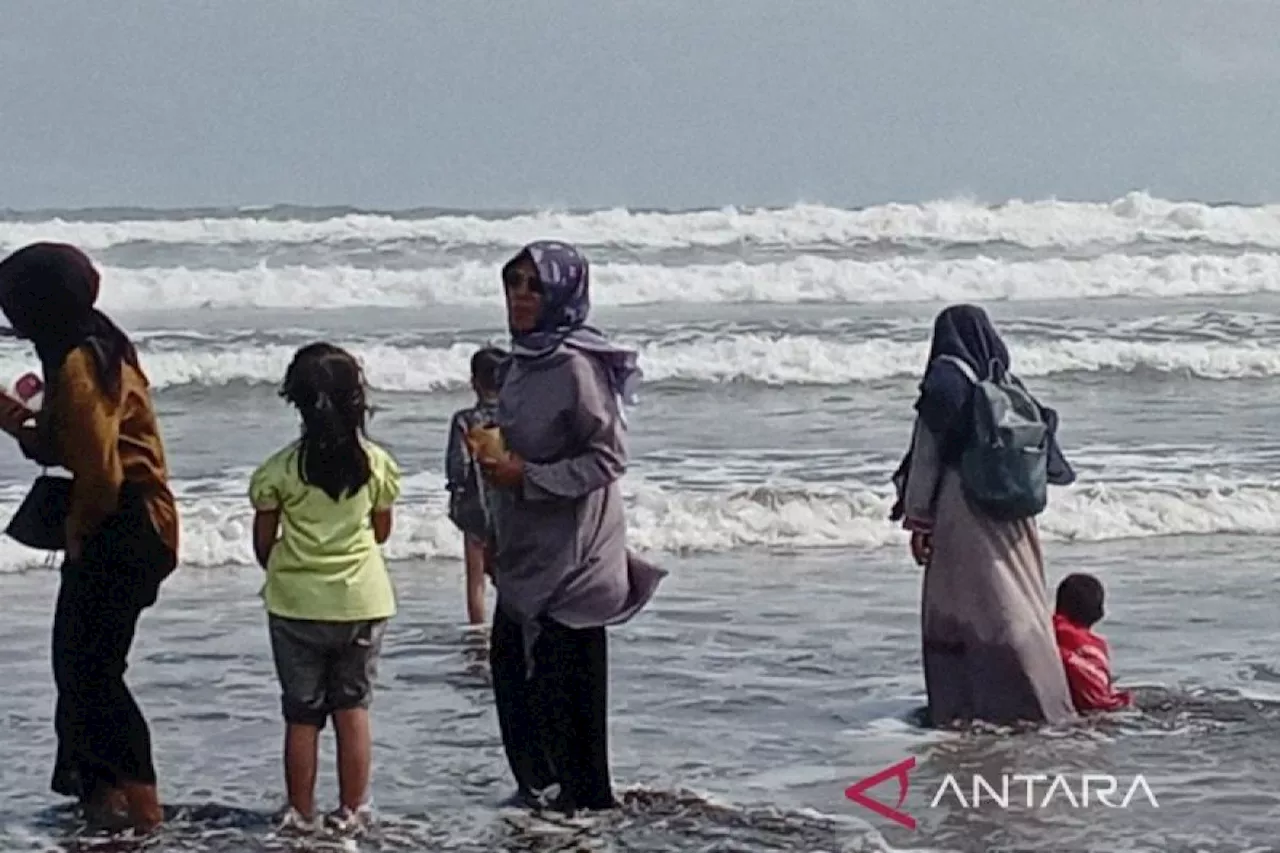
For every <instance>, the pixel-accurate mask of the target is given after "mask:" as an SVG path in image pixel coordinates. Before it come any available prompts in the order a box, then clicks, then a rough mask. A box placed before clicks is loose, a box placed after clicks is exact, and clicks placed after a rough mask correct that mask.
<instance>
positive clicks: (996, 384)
mask: <svg viewBox="0 0 1280 853" xmlns="http://www.w3.org/2000/svg"><path fill="white" fill-rule="evenodd" d="M940 358H941V359H945V360H946V361H948V362H950V363H951V364H953V365H955V366H956V368H958V369H959V370H960V371H961V372H962V373H963V374H964V375H965V377H967V378H968V380H969V381H970V382H971V383H973V396H972V398H971V400H972V405H971V406H970V407H969V411H970V419H971V420H970V423H969V430H968V436H969V438H968V441H967V442H966V443H965V446H964V449H963V451H962V453H961V456H960V481H961V484H962V487H963V489H964V492H965V495H966V496H967V497H968V498H969V500H970V502H971V503H972V504H973V505H974V507H975V508H977V509H980V510H981V511H982V512H983V513H984V514H985V515H988V516H990V517H992V518H995V519H998V520H1001V521H1016V520H1018V519H1022V518H1031V517H1033V516H1036V515H1039V514H1040V513H1041V512H1043V511H1044V508H1045V506H1046V505H1047V503H1048V486H1049V473H1048V463H1049V440H1050V438H1051V435H1052V434H1051V429H1050V425H1049V421H1048V419H1047V418H1046V417H1045V414H1044V411H1043V410H1042V409H1041V407H1040V404H1039V403H1037V402H1036V400H1035V398H1034V397H1032V396H1031V394H1030V392H1028V391H1027V389H1026V388H1025V387H1023V385H1022V383H1021V382H1020V381H1019V380H1018V378H1017V377H1016V376H1014V375H1013V374H1012V373H1009V372H1007V371H1006V370H1004V368H1003V366H1001V365H1000V364H999V363H998V362H993V363H992V369H991V378H990V379H979V378H978V377H977V375H976V374H975V373H974V371H973V368H972V367H970V366H969V365H968V363H966V362H965V361H964V360H963V359H959V358H955V357H954V356H948V355H944V356H940Z"/></svg>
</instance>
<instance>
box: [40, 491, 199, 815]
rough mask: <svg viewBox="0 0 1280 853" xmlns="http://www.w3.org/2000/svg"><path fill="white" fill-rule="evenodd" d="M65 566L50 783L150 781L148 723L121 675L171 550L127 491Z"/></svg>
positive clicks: (56, 638)
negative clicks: (119, 506)
mask: <svg viewBox="0 0 1280 853" xmlns="http://www.w3.org/2000/svg"><path fill="white" fill-rule="evenodd" d="M124 502H125V506H124V508H123V509H122V510H121V511H120V512H119V513H117V514H115V515H113V516H111V517H110V518H108V519H107V521H106V522H105V523H104V524H103V526H102V528H101V529H100V530H99V532H98V533H97V534H95V535H94V536H93V537H92V538H91V539H90V540H89V541H87V542H86V543H85V546H84V553H83V555H82V557H81V559H80V560H78V561H76V562H71V561H68V562H66V563H64V564H63V566H62V582H61V585H60V587H59V589H58V602H57V610H56V611H55V613H54V617H53V679H54V683H55V684H56V686H57V691H58V699H57V708H56V710H55V712H54V727H55V729H56V731H57V734H58V757H57V762H56V764H55V767H54V772H53V782H52V787H53V790H54V791H55V792H56V793H59V794H63V795H66V796H73V797H80V798H81V799H88V798H90V797H93V796H94V795H95V793H97V792H100V791H101V790H102V789H103V788H104V787H117V786H119V785H121V784H123V783H127V782H134V783H143V784H155V781H156V771H155V766H154V765H153V764H152V760H151V732H150V730H149V729H148V727H147V721H146V719H145V718H144V717H143V716H142V711H141V710H140V709H139V708H138V703H137V702H135V701H134V699H133V694H132V693H130V692H129V688H128V686H127V685H126V684H125V682H124V673H125V669H126V668H127V667H128V657H129V649H130V647H131V646H132V645H133V637H134V633H135V631H136V629H137V625H138V617H139V616H141V615H142V611H143V610H145V609H146V608H147V607H149V606H151V605H152V604H154V603H155V601H156V596H157V594H158V592H159V588H160V583H161V581H162V580H163V579H164V577H165V576H167V575H168V573H169V572H170V571H171V570H172V568H173V564H174V558H173V554H172V552H170V551H169V549H168V548H167V547H166V546H165V545H164V543H163V542H162V541H161V540H160V538H159V536H158V535H157V534H156V532H155V528H154V526H153V525H152V523H151V519H150V517H149V516H148V515H147V514H146V511H145V509H143V508H141V504H140V501H137V500H133V499H125V501H124Z"/></svg>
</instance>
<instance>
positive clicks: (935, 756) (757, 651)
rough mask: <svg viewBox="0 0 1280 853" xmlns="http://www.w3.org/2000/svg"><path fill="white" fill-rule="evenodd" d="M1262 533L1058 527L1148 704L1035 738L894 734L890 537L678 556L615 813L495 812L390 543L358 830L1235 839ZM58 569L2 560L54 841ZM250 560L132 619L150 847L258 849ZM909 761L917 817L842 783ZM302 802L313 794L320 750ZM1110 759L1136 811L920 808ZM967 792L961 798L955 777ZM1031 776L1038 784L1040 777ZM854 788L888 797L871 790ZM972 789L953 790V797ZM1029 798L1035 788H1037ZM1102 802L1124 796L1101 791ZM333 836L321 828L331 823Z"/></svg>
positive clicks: (12, 777)
mask: <svg viewBox="0 0 1280 853" xmlns="http://www.w3.org/2000/svg"><path fill="white" fill-rule="evenodd" d="M1271 551H1272V545H1271V543H1270V542H1268V541H1267V540H1265V539H1247V538H1236V539H1231V540H1225V539H1221V538H1218V539H1204V540H1185V541H1183V542H1181V543H1177V545H1176V547H1174V546H1163V547H1162V546H1160V545H1159V544H1153V543H1136V544H1134V545H1132V546H1130V547H1125V548H1117V547H1115V546H1114V545H1111V546H1108V547H1106V548H1104V547H1101V546H1097V545H1059V546H1056V547H1053V548H1051V550H1050V556H1051V559H1052V561H1053V562H1052V565H1053V566H1054V576H1053V577H1052V578H1051V582H1052V581H1054V580H1056V578H1057V577H1059V576H1061V574H1063V573H1065V572H1066V571H1067V570H1078V569H1088V570H1092V571H1095V572H1097V573H1098V574H1100V575H1101V576H1102V577H1103V578H1104V579H1105V580H1106V581H1107V583H1108V585H1109V588H1110V589H1111V596H1112V600H1111V609H1112V612H1113V614H1114V615H1113V616H1112V617H1111V618H1110V619H1109V620H1108V622H1107V623H1106V629H1107V634H1108V636H1109V637H1110V639H1111V640H1112V644H1113V646H1114V649H1115V665H1116V669H1117V671H1118V673H1119V674H1120V676H1121V677H1122V680H1123V681H1125V682H1126V683H1129V684H1136V685H1139V686H1140V694H1141V696H1142V701H1143V703H1144V705H1145V706H1146V707H1147V709H1148V710H1146V711H1144V712H1143V713H1139V714H1126V715H1120V716H1118V717H1116V718H1113V719H1111V720H1108V721H1106V722H1104V723H1095V724H1093V725H1088V726H1082V727H1078V728H1072V729H1069V730H1063V731H1056V732H1031V733H1022V734H1009V733H999V732H989V733H967V734H954V733H940V732H928V731H924V730H922V729H919V728H916V727H915V726H914V725H913V724H912V722H911V720H912V715H913V712H915V711H916V710H917V709H918V708H919V706H921V705H922V703H923V699H924V697H923V692H922V682H921V677H920V674H919V671H918V667H919V658H918V653H917V644H918V631H917V624H916V620H917V612H916V596H917V594H918V589H917V583H918V577H917V574H916V572H915V571H914V570H913V569H912V568H910V567H909V564H908V562H907V561H906V559H905V556H904V555H900V554H897V553H891V552H885V551H874V552H855V551H830V552H822V553H816V554H815V553H809V554H805V555H794V554H792V555H783V554H778V555H754V556H748V555H742V556H732V557H718V558H696V559H692V558H687V559H673V560H671V561H670V562H669V565H670V566H671V568H672V569H673V574H672V576H671V578H670V579H669V580H668V582H667V584H666V586H665V587H664V589H663V593H662V595H661V596H660V597H659V599H657V600H656V601H655V603H654V604H653V606H652V608H651V609H650V610H649V611H647V612H646V613H645V614H644V615H643V616H642V617H640V618H639V619H638V620H637V621H636V622H634V623H633V624H631V625H629V626H625V627H623V628H621V629H617V630H615V631H614V632H613V634H612V635H611V636H612V640H611V642H612V654H613V657H612V662H613V671H612V684H613V700H612V701H613V716H612V738H613V744H612V748H613V755H614V766H615V774H616V778H617V782H618V784H619V786H620V788H621V789H622V790H624V791H626V792H627V796H626V804H627V805H626V808H624V809H623V810H622V811H621V812H619V813H617V814H612V815H607V816H603V817H597V818H594V819H592V820H591V821H587V822H585V824H583V825H563V822H561V823H556V822H554V821H543V820H538V819H535V818H532V817H529V816H525V815H523V814H522V813H516V812H500V811H498V810H497V809H496V808H495V803H496V802H497V801H498V800H499V799H500V798H501V797H502V796H504V795H505V794H506V793H508V792H509V785H510V783H509V780H508V778H507V774H506V768H505V764H504V761H503V758H502V754H501V745H500V742H499V740H498V738H497V725H496V720H495V717H494V714H493V711H492V707H491V698H490V691H489V687H488V682H487V679H486V672H485V667H484V665H483V662H482V661H483V651H482V649H481V648H480V646H479V645H477V639H476V637H475V636H474V635H473V634H471V633H470V632H468V631H466V630H465V629H463V628H462V627H461V626H460V625H459V624H458V622H459V620H458V614H459V613H460V611H461V600H460V599H461V595H460V578H459V577H458V576H457V575H458V572H457V568H456V565H455V564H450V563H444V562H429V563H421V562H418V563H400V564H397V565H396V566H395V575H396V579H397V584H398V587H399V590H400V595H401V600H402V610H401V614H400V616H399V617H398V618H397V619H396V620H395V622H394V624H393V627H392V629H391V631H390V632H389V633H388V636H387V641H386V649H385V657H384V662H383V668H382V673H381V677H380V692H379V693H378V696H377V699H376V702H375V706H374V707H375V726H376V733H375V737H376V750H377V752H376V762H377V763H376V769H375V783H374V789H375V794H374V796H375V803H376V806H377V808H378V810H379V813H380V815H381V822H380V825H379V829H378V831H377V833H376V835H375V836H374V837H371V838H368V839H364V840H362V841H360V842H359V844H358V846H359V848H360V849H368V850H420V849H428V850H459V851H470V850H477V851H478V850H493V849H517V850H524V849H528V850H589V849H590V850H596V849H598V850H619V851H622V850H626V851H666V850H708V851H710V850H717V851H718V850H725V851H728V850H740V851H772V850H779V851H782V850H786V851H797V853H798V851H819V850H825V851H837V850H862V849H873V850H885V849H891V848H892V849H916V848H920V849H923V848H932V849H942V850H955V851H970V850H975V851H976V850H996V849H1001V850H1004V849H1010V850H1012V849H1019V850H1022V849H1025V850H1030V849H1045V850H1062V851H1086V850H1168V851H1174V850H1177V851H1182V850H1186V851H1191V850H1205V851H1219V850H1221V851H1238V850H1247V849H1268V847H1269V845H1272V844H1273V843H1274V839H1275V837H1276V836H1275V829H1274V827H1275V826H1277V825H1280V799H1278V798H1277V796H1276V794H1275V791H1276V789H1277V783H1278V782H1280V772H1278V771H1277V770H1276V769H1275V768H1276V767H1280V743H1278V742H1277V738H1276V737H1275V734H1276V732H1277V731H1278V730H1280V683H1278V682H1280V673H1277V671H1276V669H1275V663H1274V655H1273V650H1272V647H1271V643H1270V638H1271V637H1272V636H1274V627H1275V621H1274V609H1273V607H1272V606H1271V605H1270V603H1269V599H1270V598H1271V596H1272V594H1273V593H1274V584H1275V581H1274V579H1273V577H1272V572H1271V570H1270V569H1271V560H1270V557H1271ZM54 581H55V577H54V575H52V574H51V573H49V572H46V571H42V570H32V571H29V572H26V573H23V574H20V575H11V576H9V577H7V578H6V579H5V587H6V589H5V592H6V610H7V616H8V618H7V619H6V620H5V623H4V625H3V627H0V649H2V652H0V662H2V666H3V671H4V672H5V673H6V676H7V679H6V681H7V685H8V689H9V693H10V697H11V698H10V699H9V700H7V701H6V703H5V708H4V713H5V730H4V744H5V749H4V751H5V756H6V760H5V761H4V762H0V797H2V798H3V799H2V802H3V805H0V827H2V829H0V846H2V847H3V848H4V849H14V850H18V849H23V850H26V849H32V850H34V849H51V848H52V847H55V846H58V847H65V846H66V845H67V844H69V843H70V841H69V839H70V838H71V837H72V836H74V835H75V832H76V823H75V821H74V819H73V818H72V817H71V816H70V815H69V814H68V813H66V812H65V810H63V809H61V808H60V806H59V803H60V801H59V800H58V799H57V798H55V797H53V796H52V795H50V794H47V793H46V785H47V775H48V771H49V769H50V762H51V755H52V750H53V739H52V726H51V722H50V711H51V707H52V693H51V684H50V677H49V675H48V660H47V658H48V652H47V636H46V634H47V626H48V622H49V610H50V608H51V605H52V598H53V593H54V587H55V584H54ZM258 581H259V578H258V577H257V575H256V574H255V573H254V572H252V571H248V570H240V571H230V572H229V571H201V570H184V571H182V572H180V573H179V574H178V575H177V576H175V578H174V579H173V580H172V581H171V582H170V583H169V584H168V586H167V587H166V589H165V591H164V594H163V597H162V599H161V601H160V603H159V604H158V605H157V606H156V607H155V608H154V609H153V610H152V611H151V612H149V613H147V614H146V616H145V617H144V620H143V623H142V627H141V629H140V638H139V641H138V644H137V646H136V647H135V652H134V656H133V667H132V670H131V672H130V676H129V677H130V680H131V683H132V684H133V685H134V687H135V689H136V691H137V693H138V695H139V697H140V699H141V701H142V704H143V706H144V709H145V711H146V713H147V714H148V715H149V718H150V719H151V721H152V725H153V731H154V735H155V739H156V752H157V764H158V767H159V768H160V770H161V774H162V785H163V791H164V794H165V796H166V798H167V800H168V801H169V802H170V803H171V804H177V805H178V806H179V808H178V809H177V814H176V815H175V819H174V820H173V822H172V823H171V825H170V826H169V827H167V828H166V829H165V830H164V832H163V833H162V834H161V836H160V837H159V838H157V839H154V840H153V841H151V842H149V843H148V845H147V846H148V849H155V850H184V851H203V850H209V851H215V850H216V851H223V850H227V851H229V850H258V849H275V848H278V847H280V846H281V845H285V844H286V842H285V841H284V840H282V839H279V838H275V837H274V834H273V826H274V823H273V818H272V813H273V812H274V811H275V810H276V809H278V808H279V807H280V806H281V804H282V799H281V796H282V780H281V769H280V766H279V742H280V736H281V723H280V720H279V719H278V711H277V701H278V700H277V696H276V686H275V681H274V676H273V672H272V669H271V661H270V656H269V650H268V646H267V638H266V630H265V620H264V617H263V614H262V612H261V606H260V603H259V601H258V600H257V599H256V596H255V592H256V588H257V583H258ZM910 755H914V756H915V757H916V759H917V761H918V765H917V767H916V769H915V771H913V773H912V775H911V788H910V793H909V795H908V797H907V800H906V803H905V805H904V808H905V809H906V810H907V811H908V812H910V813H911V814H912V815H913V816H914V817H915V818H916V819H917V820H918V822H919V823H918V826H917V829H916V830H915V831H910V830H907V829H905V828H902V827H899V826H897V825H896V824H894V823H892V822H890V821H887V820H885V819H883V818H881V817H879V816H877V815H873V814H871V813H870V812H867V811H866V810H864V809H863V808H862V807H860V806H858V805H856V804H854V803H852V802H850V801H849V800H847V799H846V798H845V797H844V795H843V791H844V789H845V788H846V787H847V786H848V785H850V784H852V783H853V782H854V781H856V780H858V779H860V778H862V777H864V776H867V775H870V774H871V773H873V772H875V771H878V770H880V769H881V768H883V767H886V766H888V765H891V764H893V763H896V762H898V761H900V760H902V759H903V758H906V757H908V756H910ZM325 756H326V758H325V761H326V770H325V772H324V774H323V775H322V779H321V786H322V792H323V794H322V799H321V801H322V802H331V801H332V800H333V798H334V796H335V793H334V791H335V788H334V780H333V778H332V772H331V770H330V769H329V765H330V764H331V757H332V749H331V747H330V745H329V744H326V747H325ZM975 772H977V773H981V774H983V775H984V778H987V779H988V780H991V779H996V778H998V776H999V774H1001V773H1009V774H1013V773H1023V774H1026V773H1045V774H1050V775H1051V774H1053V773H1058V772H1061V773H1076V774H1080V773H1095V774H1096V773H1110V774H1113V775H1115V776H1117V777H1120V778H1122V779H1124V780H1126V781H1125V782H1124V783H1123V784H1122V789H1121V792H1120V793H1121V795H1123V792H1124V787H1126V786H1127V784H1128V780H1131V779H1132V778H1133V776H1134V775H1135V774H1141V775H1143V776H1144V778H1145V779H1146V781H1147V783H1148V785H1149V787H1150V789H1151V791H1152V794H1153V795H1154V797H1155V799H1156V800H1157V804H1158V808H1152V807H1151V806H1150V804H1149V802H1148V801H1147V800H1146V799H1144V798H1142V797H1138V798H1136V799H1135V800H1133V801H1132V802H1131V804H1130V808H1128V809H1119V808H1116V809H1108V808H1106V807H1104V806H1099V805H1096V804H1094V805H1092V806H1090V807H1088V808H1084V807H1081V808H1072V807H1071V806H1070V804H1069V803H1068V802H1067V801H1066V800H1065V799H1064V798H1062V797H1059V798H1058V799H1057V800H1055V801H1054V802H1052V803H1051V804H1050V806H1049V807H1047V808H1031V809H1028V808H1026V807H1025V806H1024V805H1019V800H1018V797H1017V796H1014V797H1013V803H1012V804H1011V806H1010V808H1009V809H1008V810H1004V809H1000V808H996V807H993V806H991V805H990V804H988V805H986V806H984V807H982V808H976V809H970V808H964V807H961V805H960V804H959V803H957V802H956V801H954V799H951V800H947V801H944V802H943V803H942V804H941V805H940V806H939V807H938V808H931V807H930V801H931V799H932V797H933V793H934V792H936V789H937V786H938V785H939V784H940V783H941V781H942V780H943V778H944V777H945V775H946V774H947V773H952V774H956V775H957V778H958V779H961V780H967V778H968V777H967V775H966V774H972V773H975ZM963 787H964V788H965V790H966V792H967V791H968V782H967V781H964V783H963ZM1041 794H1043V789H1041ZM873 795H874V796H875V797H877V798H878V799H881V800H884V801H886V802H888V803H889V804H890V805H892V804H893V802H894V796H895V792H894V790H893V784H892V783H890V784H888V785H886V786H884V787H881V788H877V789H876V790H875V791H874V793H873ZM966 796H967V793H966ZM1039 797H1040V795H1037V802H1040V799H1039ZM1117 799H1119V798H1117ZM331 843H334V844H339V845H340V842H337V841H333V842H331Z"/></svg>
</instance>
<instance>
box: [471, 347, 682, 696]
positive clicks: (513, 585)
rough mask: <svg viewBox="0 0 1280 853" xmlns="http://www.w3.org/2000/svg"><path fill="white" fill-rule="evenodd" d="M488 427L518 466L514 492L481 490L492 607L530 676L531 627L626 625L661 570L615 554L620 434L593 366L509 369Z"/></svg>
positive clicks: (620, 520) (570, 363)
mask: <svg viewBox="0 0 1280 853" xmlns="http://www.w3.org/2000/svg"><path fill="white" fill-rule="evenodd" d="M498 425H499V427H500V428H501V430H502V434H503V439H504V440H505V441H506V444H507V447H508V448H510V449H511V450H512V451H514V452H515V453H517V454H519V455H520V457H521V458H523V459H524V460H525V468H524V482H523V483H522V484H521V485H520V486H518V487H516V488H513V489H494V490H493V492H492V498H493V507H494V518H493V523H494V533H495V536H496V544H497V549H496V558H497V559H496V563H497V565H496V572H495V582H496V585H497V587H498V606H499V607H501V608H503V612H505V613H506V614H507V615H508V616H510V617H511V618H513V619H515V620H516V621H518V622H519V623H520V624H521V626H522V628H523V633H524V640H525V658H526V662H527V664H528V665H529V667H530V672H532V652H533V646H534V643H535V642H536V641H537V638H538V634H539V631H540V627H541V622H542V620H543V619H548V618H549V619H553V620H555V621H556V622H558V623H560V624H562V625H564V626H565V627H568V628H594V627H599V626H603V625H616V624H620V623H622V622H626V621H627V620H628V619H630V618H631V617H632V616H634V615H635V614H636V613H637V612H639V611H640V610H641V609H642V608H643V607H644V605H645V604H647V603H648V601H649V599H650V598H652V597H653V593H654V591H655V590H656V589H657V586H658V583H659V581H661V579H662V577H663V576H665V574H666V572H664V571H663V570H661V569H658V568H657V567H655V566H652V565H650V564H648V563H647V562H645V561H643V560H640V559H638V558H636V557H635V556H634V555H631V554H629V553H628V551H627V526H626V518H625V517H624V513H623V502H622V490H621V488H620V485H619V480H620V478H621V477H622V475H623V474H624V473H625V472H626V469H627V451H626V445H625V441H624V439H625V429H626V428H625V426H624V424H623V421H622V416H621V412H620V411H619V407H618V401H617V399H616V398H615V397H614V395H613V393H612V391H611V389H610V387H609V383H608V379H607V376H606V374H605V372H604V369H603V367H602V366H601V365H599V364H598V363H597V361H596V360H595V359H594V358H592V357H591V356H590V355H589V354H587V353H583V352H581V351H579V350H576V349H573V348H572V347H569V346H561V347H559V348H558V349H557V350H555V351H554V352H552V353H550V354H548V355H546V356H543V357H541V358H536V359H529V358H523V359H516V360H515V361H514V363H513V365H512V366H511V368H510V370H509V371H508V373H507V376H506V379H505V381H504V382H503V386H502V392H501V394H500V396H499V399H498Z"/></svg>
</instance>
